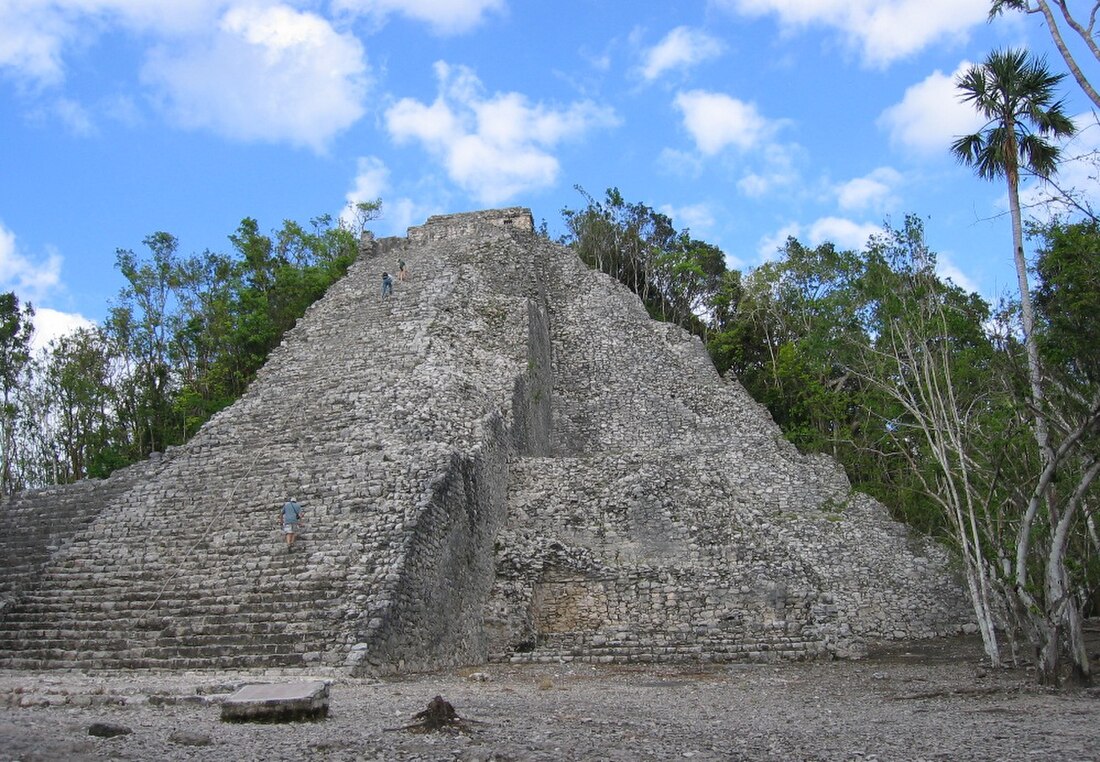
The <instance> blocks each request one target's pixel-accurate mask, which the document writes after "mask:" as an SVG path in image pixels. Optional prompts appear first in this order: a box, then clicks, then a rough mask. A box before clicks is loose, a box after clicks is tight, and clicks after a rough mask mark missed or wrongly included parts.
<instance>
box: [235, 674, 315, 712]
mask: <svg viewBox="0 0 1100 762" xmlns="http://www.w3.org/2000/svg"><path fill="white" fill-rule="evenodd" d="M327 716H328V683H326V682H323V681H320V680H314V681H310V682H298V683H282V684H256V685H245V686H242V687H241V688H239V689H238V690H237V692H236V693H233V694H231V695H230V696H228V697H227V698H226V699H225V700H224V701H223V702H222V722H300V721H303V720H320V719H323V718H325V717H327Z"/></svg>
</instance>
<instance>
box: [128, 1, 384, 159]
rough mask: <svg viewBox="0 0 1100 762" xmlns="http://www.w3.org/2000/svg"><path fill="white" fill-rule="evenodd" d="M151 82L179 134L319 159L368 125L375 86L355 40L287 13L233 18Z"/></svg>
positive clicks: (164, 63)
mask: <svg viewBox="0 0 1100 762" xmlns="http://www.w3.org/2000/svg"><path fill="white" fill-rule="evenodd" d="M226 72H233V76H231V77H227V76H225V73H226ZM143 78H144V79H145V81H146V82H148V83H149V84H150V85H152V86H153V87H154V88H155V89H156V90H157V91H158V93H159V95H160V96H161V98H162V101H163V104H164V107H165V108H166V109H167V111H168V113H169V114H170V115H171V117H172V118H173V119H174V120H175V121H176V122H177V123H178V125H179V126H181V127H184V128H189V129H209V130H211V131H213V132H216V133H219V134H222V135H225V136H227V137H230V138H233V139H236V140H244V141H248V140H261V141H268V142H289V143H292V144H296V145H304V146H308V147H310V148H312V149H314V150H316V151H322V150H323V149H324V147H325V146H326V144H327V143H328V141H329V140H330V139H331V138H332V137H333V136H334V135H336V134H337V133H339V132H341V131H342V130H344V129H346V128H347V127H349V126H351V125H352V124H353V123H355V122H356V121H357V120H358V119H359V118H360V117H361V116H362V115H363V111H364V108H363V100H364V98H365V96H366V90H367V85H368V75H367V65H366V61H365V57H364V52H363V48H362V45H360V43H359V41H358V40H357V39H356V38H355V37H354V36H352V35H350V34H341V33H339V32H337V31H336V30H335V29H333V27H332V26H331V25H330V24H329V23H328V21H326V20H325V19H323V18H321V17H319V16H316V15H314V14H312V13H303V12H299V11H296V10H294V9H292V8H289V7H287V6H285V5H276V6H270V7H258V6H241V7H236V8H232V9H230V10H229V11H227V12H226V13H225V15H223V16H222V18H221V20H220V23H219V25H218V28H217V31H216V33H215V34H214V35H213V36H212V38H210V39H209V40H208V41H205V42H203V43H201V44H191V45H189V46H185V47H184V48H183V49H182V50H172V49H169V48H167V47H161V48H159V49H157V50H156V51H154V52H153V54H152V55H151V56H150V58H149V61H148V62H147V64H146V66H145V69H144V71H143Z"/></svg>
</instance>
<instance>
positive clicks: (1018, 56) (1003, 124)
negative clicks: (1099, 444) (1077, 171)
mask: <svg viewBox="0 0 1100 762" xmlns="http://www.w3.org/2000/svg"><path fill="white" fill-rule="evenodd" d="M1063 77H1065V75H1064V74H1051V73H1050V71H1049V70H1048V69H1047V66H1046V60H1045V59H1043V58H1039V59H1036V58H1034V57H1033V56H1031V55H1029V54H1028V53H1027V51H1026V50H1022V49H1014V50H1003V51H999V50H997V51H993V52H992V53H990V54H989V55H988V56H987V57H986V59H985V62H984V63H982V64H978V65H974V66H971V67H970V68H969V69H967V70H966V72H965V73H963V74H962V75H960V76H959V77H958V79H956V80H955V86H956V87H957V88H958V89H959V90H961V91H962V94H961V95H960V98H961V100H962V101H963V102H964V103H970V104H972V105H973V106H974V108H975V109H976V110H977V111H978V113H979V114H980V115H981V116H982V117H984V118H985V119H986V120H987V122H986V125H985V127H983V128H982V130H981V131H979V132H976V133H974V134H972V135H963V136H962V137H960V138H958V139H957V140H956V141H955V142H954V143H952V144H951V151H952V153H954V154H955V156H956V157H957V158H958V159H959V161H961V162H962V163H964V164H966V165H968V166H973V167H974V168H975V170H976V171H977V173H978V177H981V178H983V179H986V180H993V179H995V178H997V177H1001V176H1003V177H1004V178H1005V179H1006V180H1007V181H1008V205H1009V211H1010V212H1011V215H1012V244H1013V257H1014V259H1015V262H1016V279H1017V285H1018V286H1019V289H1020V308H1021V313H1022V317H1023V324H1024V341H1025V343H1026V347H1027V358H1028V372H1029V376H1030V381H1031V394H1032V397H1033V402H1035V403H1036V407H1037V409H1038V403H1039V402H1040V401H1041V400H1042V398H1043V393H1042V388H1041V385H1040V373H1039V353H1038V346H1037V344H1036V342H1035V340H1034V336H1033V333H1034V328H1035V312H1034V309H1033V308H1032V304H1031V292H1030V290H1029V289H1028V279H1027V259H1026V258H1025V257H1024V233H1023V222H1022V220H1021V216H1020V171H1021V169H1022V170H1024V171H1027V172H1030V173H1032V174H1034V175H1037V176H1038V177H1041V178H1048V177H1050V176H1051V175H1053V174H1054V172H1055V171H1056V170H1057V168H1058V160H1059V158H1060V154H1061V150H1060V149H1059V148H1058V147H1057V146H1056V145H1054V144H1053V143H1051V142H1049V140H1048V138H1063V137H1070V136H1072V135H1073V134H1074V132H1075V131H1076V128H1075V127H1074V125H1073V120H1071V119H1070V118H1069V117H1068V116H1067V115H1066V113H1065V111H1064V107H1063V102H1062V101H1054V94H1055V92H1054V91H1055V88H1056V87H1057V86H1058V83H1059V82H1061V81H1062V79H1063ZM1036 429H1037V431H1036V436H1037V438H1038V439H1039V447H1040V448H1042V449H1043V450H1044V453H1045V452H1047V450H1048V448H1049V444H1048V442H1047V437H1046V431H1045V429H1046V427H1045V421H1043V420H1037V421H1036Z"/></svg>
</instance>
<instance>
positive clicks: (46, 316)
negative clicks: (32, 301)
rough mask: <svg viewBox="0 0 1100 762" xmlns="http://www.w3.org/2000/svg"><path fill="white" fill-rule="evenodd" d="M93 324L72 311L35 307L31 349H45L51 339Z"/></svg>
mask: <svg viewBox="0 0 1100 762" xmlns="http://www.w3.org/2000/svg"><path fill="white" fill-rule="evenodd" d="M94 325H95V323H93V322H92V321H91V320H89V319H88V318H86V317H84V316H83V315H80V314H78V313H74V312H58V311H57V310H51V309H50V308H48V307H36V308H35V310H34V334H33V335H32V336H31V349H32V350H33V351H35V352H37V351H39V350H41V349H45V348H46V347H47V346H49V344H50V342H51V341H54V340H55V339H58V338H60V337H62V336H67V335H68V334H70V333H73V332H75V331H77V330H79V329H81V328H91V327H93V326H94Z"/></svg>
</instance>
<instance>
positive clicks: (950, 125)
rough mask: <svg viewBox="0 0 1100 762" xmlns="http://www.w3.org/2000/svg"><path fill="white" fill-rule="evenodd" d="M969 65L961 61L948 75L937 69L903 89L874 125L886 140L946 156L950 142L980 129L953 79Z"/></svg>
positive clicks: (924, 153) (918, 151)
mask: <svg viewBox="0 0 1100 762" xmlns="http://www.w3.org/2000/svg"><path fill="white" fill-rule="evenodd" d="M969 67H970V62H969V61H963V62H962V63H961V64H959V67H958V68H957V69H956V70H955V71H954V73H952V74H951V75H945V74H944V73H943V72H941V71H939V70H937V71H935V72H933V73H932V74H930V75H928V77H926V78H925V79H924V80H922V81H921V82H918V83H917V84H915V85H912V86H910V87H909V88H907V89H906V90H905V95H904V96H903V97H902V99H901V102H900V103H897V104H895V105H893V106H890V107H889V108H888V109H886V110H885V111H883V112H882V114H881V115H880V116H879V118H878V125H879V126H880V127H883V128H885V129H887V130H889V132H890V141H891V142H892V143H894V144H895V145H898V146H901V147H902V148H906V149H910V150H912V151H914V152H916V153H917V154H920V155H932V154H942V155H944V156H948V155H950V149H951V143H952V141H953V140H954V139H955V138H957V137H959V136H960V135H966V134H969V133H972V132H974V131H975V130H978V129H981V127H982V125H983V123H984V122H983V121H982V119H981V117H979V116H978V114H977V112H976V111H975V110H974V109H973V108H972V107H971V106H969V105H967V104H965V103H963V102H961V101H960V100H959V91H958V89H957V88H956V87H955V78H956V77H958V76H959V75H960V74H962V73H963V72H964V71H965V70H966V69H967V68H969Z"/></svg>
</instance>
